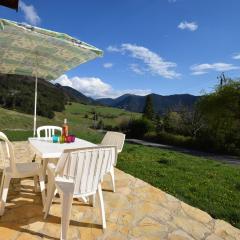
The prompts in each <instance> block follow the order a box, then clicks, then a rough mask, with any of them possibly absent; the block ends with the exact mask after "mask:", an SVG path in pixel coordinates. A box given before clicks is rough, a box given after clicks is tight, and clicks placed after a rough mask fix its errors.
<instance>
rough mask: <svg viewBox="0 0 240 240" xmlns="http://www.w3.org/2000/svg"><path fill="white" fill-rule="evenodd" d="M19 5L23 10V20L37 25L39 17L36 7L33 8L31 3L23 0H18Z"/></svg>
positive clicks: (39, 20)
mask: <svg viewBox="0 0 240 240" xmlns="http://www.w3.org/2000/svg"><path fill="white" fill-rule="evenodd" d="M19 7H20V9H21V10H22V11H23V12H24V17H25V20H26V21H27V22H28V23H30V24H32V25H34V26H36V25H39V24H40V22H41V19H40V17H39V16H38V14H37V12H36V9H35V8H34V6H33V5H27V4H26V3H24V2H23V1H20V3H19Z"/></svg>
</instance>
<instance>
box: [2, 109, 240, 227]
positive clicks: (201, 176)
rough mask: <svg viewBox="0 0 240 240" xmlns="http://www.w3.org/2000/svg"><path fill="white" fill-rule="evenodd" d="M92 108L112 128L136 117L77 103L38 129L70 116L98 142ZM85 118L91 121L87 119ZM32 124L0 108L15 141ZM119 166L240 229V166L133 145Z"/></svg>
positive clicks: (74, 126)
mask: <svg viewBox="0 0 240 240" xmlns="http://www.w3.org/2000/svg"><path fill="white" fill-rule="evenodd" d="M93 108H95V111H97V112H99V113H101V115H102V118H103V119H104V121H106V122H107V121H109V122H110V123H111V124H112V125H113V124H116V123H117V122H118V121H120V120H119V119H120V118H122V117H130V116H131V114H132V113H129V112H127V111H124V110H119V109H112V108H105V107H94V106H87V105H81V104H73V105H71V106H67V107H66V110H65V111H64V112H62V113H57V114H56V117H55V118H54V119H52V120H49V119H46V118H41V117H40V118H38V126H40V125H42V124H56V125H61V124H62V122H63V118H64V117H67V118H68V120H69V125H70V129H71V131H72V132H73V133H74V134H76V135H77V136H78V137H80V138H83V139H86V140H89V141H92V142H95V143H98V142H100V141H101V138H102V134H101V133H99V132H96V131H94V130H92V129H91V128H90V126H91V124H92V118H91V111H92V109H93ZM85 114H88V115H89V117H88V118H85ZM133 115H134V117H138V116H139V115H137V114H136V115H135V113H133ZM32 120H33V118H32V116H30V115H27V114H21V113H16V112H14V111H9V110H5V109H1V108H0V131H2V130H3V131H4V132H5V133H6V134H7V135H8V136H9V138H10V139H11V140H15V141H16V140H27V138H28V137H29V136H32ZM23 129H24V130H23ZM117 167H118V168H119V169H121V170H123V171H124V172H126V173H129V174H131V175H133V176H135V177H138V178H140V179H142V180H144V181H146V182H148V183H150V184H152V185H153V186H155V187H158V188H160V189H162V190H164V191H166V192H168V193H170V194H172V195H174V196H175V197H177V198H179V199H181V200H183V201H184V202H187V203H189V204H190V205H192V206H195V207H198V208H200V209H202V210H204V211H206V212H208V213H209V214H211V215H212V216H213V217H215V218H220V219H224V220H226V221H228V222H230V223H231V224H233V225H235V226H236V227H239V228H240V168H239V167H232V166H229V165H226V164H223V163H218V162H215V161H213V160H208V159H205V158H200V157H193V156H191V155H187V154H182V153H179V152H174V151H170V150H162V149H158V148H151V147H145V146H140V145H134V144H125V146H124V150H123V152H122V153H121V154H120V155H119V160H118V165H117Z"/></svg>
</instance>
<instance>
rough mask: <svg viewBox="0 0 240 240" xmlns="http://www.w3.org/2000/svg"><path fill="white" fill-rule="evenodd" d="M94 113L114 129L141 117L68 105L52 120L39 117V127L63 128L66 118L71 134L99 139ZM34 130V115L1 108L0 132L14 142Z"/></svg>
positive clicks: (117, 111) (99, 108) (111, 109)
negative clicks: (123, 122) (54, 126)
mask: <svg viewBox="0 0 240 240" xmlns="http://www.w3.org/2000/svg"><path fill="white" fill-rule="evenodd" d="M94 112H95V113H96V114H97V115H98V120H97V122H99V121H102V122H103V123H104V124H105V125H111V126H112V127H115V126H117V125H118V124H119V123H121V122H122V121H125V120H129V119H130V118H138V117H140V116H141V115H140V114H138V113H131V112H128V111H125V110H123V109H116V108H111V107H105V106H92V105H86V104H80V103H72V104H71V105H66V106H65V110H63V111H62V112H55V114H54V115H55V116H54V117H53V118H52V119H49V118H46V117H41V116H38V117H37V126H41V125H57V126H61V125H62V124H63V120H64V118H67V119H68V123H69V127H70V132H71V133H73V134H76V135H78V136H81V137H82V138H89V136H93V137H97V136H99V133H98V132H96V131H95V130H93V129H92V126H93V123H94V122H93V113H94ZM32 128H33V116H32V114H25V113H20V112H16V111H12V110H8V109H4V108H1V107H0V131H4V132H6V133H8V134H9V136H10V138H11V139H12V140H18V139H22V138H25V139H27V137H29V136H32ZM22 136H23V137H22Z"/></svg>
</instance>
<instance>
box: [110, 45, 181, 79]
mask: <svg viewBox="0 0 240 240" xmlns="http://www.w3.org/2000/svg"><path fill="white" fill-rule="evenodd" d="M107 50H108V51H110V52H121V53H122V54H126V53H128V54H129V55H130V56H131V57H132V58H134V59H137V60H140V61H141V62H142V63H143V64H144V67H143V68H141V71H142V72H150V73H151V74H152V75H158V76H161V77H164V78H178V77H179V76H180V74H179V73H177V72H175V70H174V69H173V68H176V67H177V64H176V63H174V62H168V61H165V60H164V59H163V58H162V57H160V56H159V55H158V54H157V53H155V52H152V51H151V50H149V49H148V48H146V47H143V46H138V45H135V44H130V43H123V44H121V46H120V47H119V48H117V47H112V46H109V47H108V48H107ZM131 69H132V70H133V71H134V69H136V68H131ZM138 69H140V68H139V67H138ZM135 72H136V71H135Z"/></svg>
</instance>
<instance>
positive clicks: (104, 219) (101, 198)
mask: <svg viewBox="0 0 240 240" xmlns="http://www.w3.org/2000/svg"><path fill="white" fill-rule="evenodd" d="M98 197H99V200H100V207H101V215H102V227H103V229H105V228H106V216H105V209H104V202H103V195H102V186H101V183H99V184H98Z"/></svg>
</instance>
